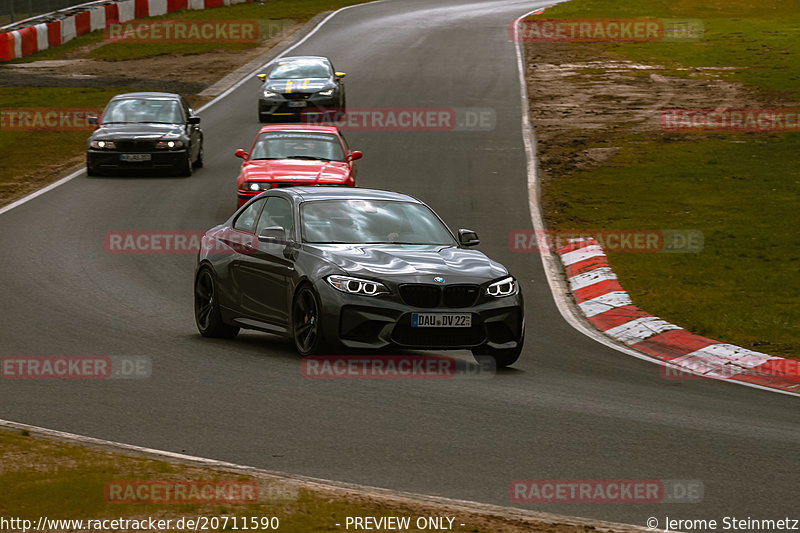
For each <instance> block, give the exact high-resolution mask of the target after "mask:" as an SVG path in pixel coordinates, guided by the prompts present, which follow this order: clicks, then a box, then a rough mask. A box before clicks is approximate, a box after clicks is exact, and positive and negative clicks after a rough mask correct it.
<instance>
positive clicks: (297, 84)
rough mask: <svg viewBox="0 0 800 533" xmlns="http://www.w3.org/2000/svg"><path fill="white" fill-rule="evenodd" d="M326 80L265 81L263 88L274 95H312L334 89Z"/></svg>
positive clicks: (331, 83)
mask: <svg viewBox="0 0 800 533" xmlns="http://www.w3.org/2000/svg"><path fill="white" fill-rule="evenodd" d="M335 86H336V84H335V83H333V82H332V81H331V80H330V79H328V78H299V79H294V80H267V81H266V82H264V88H265V89H269V90H270V91H273V92H276V93H292V92H296V93H314V92H317V91H322V90H325V89H331V88H333V87H335Z"/></svg>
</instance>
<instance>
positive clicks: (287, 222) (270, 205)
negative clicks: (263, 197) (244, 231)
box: [256, 196, 294, 236]
mask: <svg viewBox="0 0 800 533" xmlns="http://www.w3.org/2000/svg"><path fill="white" fill-rule="evenodd" d="M270 226H280V227H282V228H283V229H284V230H285V231H286V235H287V236H291V232H292V228H293V226H294V217H293V216H292V204H291V203H290V202H289V200H287V199H286V198H281V197H279V196H271V197H270V198H269V201H267V206H266V207H265V208H264V210H263V211H262V212H261V217H260V218H259V219H258V224H256V235H259V234H260V233H261V232H262V231H263V230H264V228H268V227H270Z"/></svg>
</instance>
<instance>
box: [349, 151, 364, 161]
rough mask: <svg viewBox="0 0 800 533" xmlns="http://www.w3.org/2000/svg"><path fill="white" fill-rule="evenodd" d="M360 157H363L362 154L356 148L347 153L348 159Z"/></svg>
mask: <svg viewBox="0 0 800 533" xmlns="http://www.w3.org/2000/svg"><path fill="white" fill-rule="evenodd" d="M362 157H364V154H363V153H362V152H360V151H358V150H353V151H352V152H350V153H349V154H347V160H348V161H355V160H356V159H361V158H362Z"/></svg>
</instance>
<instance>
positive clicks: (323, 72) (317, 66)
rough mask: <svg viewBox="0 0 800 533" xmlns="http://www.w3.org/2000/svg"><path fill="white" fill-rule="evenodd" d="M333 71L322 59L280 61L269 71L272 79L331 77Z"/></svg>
mask: <svg viewBox="0 0 800 533" xmlns="http://www.w3.org/2000/svg"><path fill="white" fill-rule="evenodd" d="M330 76H331V71H330V69H329V68H328V65H326V64H325V63H323V62H322V61H313V60H312V61H287V62H286V63H278V65H277V66H276V67H275V68H274V69H272V72H270V73H269V79H271V80H295V79H302V78H329V77H330Z"/></svg>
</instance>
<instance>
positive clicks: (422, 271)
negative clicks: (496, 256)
mask: <svg viewBox="0 0 800 533" xmlns="http://www.w3.org/2000/svg"><path fill="white" fill-rule="evenodd" d="M304 246H306V247H308V250H309V251H310V252H311V253H314V254H317V255H319V256H320V257H322V258H323V259H325V260H326V261H328V262H329V263H332V264H333V265H335V266H337V267H339V268H341V269H342V270H344V271H345V272H346V273H347V274H349V275H351V276H364V277H367V278H376V279H379V280H390V281H394V282H396V283H401V282H409V283H411V282H415V283H434V281H433V277H434V276H441V277H443V278H444V280H445V281H444V283H446V284H451V283H454V282H459V283H482V282H486V281H491V280H493V279H497V278H499V277H502V276H505V275H507V274H508V270H506V268H505V267H504V266H503V265H501V264H500V263H497V262H496V261H492V260H491V259H489V258H488V257H486V256H485V255H484V254H483V253H481V252H479V251H478V250H468V249H464V248H457V247H455V246H440V245H397V244H378V245H363V244H361V245H356V244H305V245H304Z"/></svg>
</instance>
